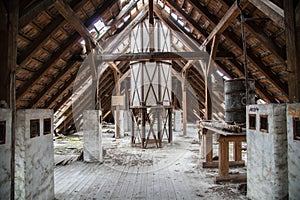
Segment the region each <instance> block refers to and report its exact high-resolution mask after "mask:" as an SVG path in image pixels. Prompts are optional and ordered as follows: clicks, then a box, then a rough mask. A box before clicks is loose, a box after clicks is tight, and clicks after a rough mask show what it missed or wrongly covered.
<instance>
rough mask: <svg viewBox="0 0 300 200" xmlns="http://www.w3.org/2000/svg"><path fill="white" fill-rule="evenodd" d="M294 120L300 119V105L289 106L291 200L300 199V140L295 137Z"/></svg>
mask: <svg viewBox="0 0 300 200" xmlns="http://www.w3.org/2000/svg"><path fill="white" fill-rule="evenodd" d="M293 118H298V119H300V104H299V103H297V104H288V105H287V132H288V135H287V137H288V178H289V198H290V199H291V200H298V199H300V139H299V140H298V139H297V138H295V137H294V123H293Z"/></svg>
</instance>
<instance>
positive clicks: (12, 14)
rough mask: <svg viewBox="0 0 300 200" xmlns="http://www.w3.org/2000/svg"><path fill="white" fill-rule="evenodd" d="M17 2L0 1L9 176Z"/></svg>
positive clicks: (0, 85)
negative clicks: (8, 111) (9, 117)
mask: <svg viewBox="0 0 300 200" xmlns="http://www.w3.org/2000/svg"><path fill="white" fill-rule="evenodd" d="M18 21H19V1H18V0H11V1H5V0H1V1H0V74H1V78H0V101H2V102H1V104H2V105H1V107H7V108H10V109H11V110H12V125H11V162H10V164H11V174H12V177H14V174H15V135H16V133H15V130H16V125H15V124H16V65H17V36H18ZM14 190H15V182H14V178H11V193H10V198H11V199H15V196H14Z"/></svg>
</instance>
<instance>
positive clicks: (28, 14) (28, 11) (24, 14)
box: [19, 0, 54, 29]
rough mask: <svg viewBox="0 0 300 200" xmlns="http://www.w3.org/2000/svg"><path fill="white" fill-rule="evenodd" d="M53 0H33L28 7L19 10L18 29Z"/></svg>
mask: <svg viewBox="0 0 300 200" xmlns="http://www.w3.org/2000/svg"><path fill="white" fill-rule="evenodd" d="M53 2H54V0H44V1H35V2H34V3H32V4H31V5H30V6H29V7H28V8H25V9H24V10H20V16H19V29H21V28H22V27H23V26H25V25H26V24H28V23H30V22H31V21H32V19H34V18H35V17H36V16H37V15H38V14H40V13H41V12H43V11H45V10H47V8H48V7H49V6H51V5H52V4H53Z"/></svg>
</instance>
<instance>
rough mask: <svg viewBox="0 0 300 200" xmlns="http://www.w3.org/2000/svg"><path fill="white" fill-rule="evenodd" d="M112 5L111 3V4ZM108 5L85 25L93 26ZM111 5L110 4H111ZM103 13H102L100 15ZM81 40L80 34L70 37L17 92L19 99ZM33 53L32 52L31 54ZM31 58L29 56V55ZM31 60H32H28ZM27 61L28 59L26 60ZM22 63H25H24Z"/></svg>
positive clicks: (101, 8) (105, 4)
mask: <svg viewBox="0 0 300 200" xmlns="http://www.w3.org/2000/svg"><path fill="white" fill-rule="evenodd" d="M110 3H111V2H110ZM107 5H108V4H107V3H104V4H103V5H102V6H101V7H100V8H99V9H97V11H96V13H95V14H94V15H92V16H91V17H90V18H89V19H88V20H86V22H85V23H84V24H85V26H86V27H89V26H91V25H92V24H93V22H94V21H95V19H97V18H98V17H99V14H102V13H103V12H104V10H105V9H106V8H104V7H103V6H107ZM109 5H110V4H109ZM100 12H101V13H100ZM79 39H80V35H79V34H78V33H74V34H73V35H72V36H70V37H69V39H68V41H67V42H66V43H64V44H63V45H62V46H60V49H59V50H58V51H56V52H54V53H53V54H52V56H51V58H50V59H49V60H48V61H47V62H46V63H45V64H44V65H43V66H42V67H41V68H40V69H39V70H38V71H37V72H36V73H35V74H34V76H33V77H32V78H31V79H30V81H27V82H26V84H25V85H24V86H22V88H21V89H20V90H18V91H17V99H20V98H21V97H22V96H23V95H24V94H25V93H26V92H27V91H28V90H29V88H30V86H32V85H33V84H34V83H36V82H37V81H38V79H39V77H41V76H42V75H43V74H45V73H46V71H47V70H48V68H49V67H50V66H51V65H52V64H53V63H54V62H55V61H57V60H59V59H60V57H61V56H62V55H63V53H64V52H65V51H66V50H67V49H68V48H69V47H71V46H72V45H73V44H75V43H76V42H77V41H78V40H79ZM31 53H32V52H31ZM28 56H29V55H28ZM28 59H30V58H28ZM26 60H27V59H26ZM22 63H25V61H23V62H22Z"/></svg>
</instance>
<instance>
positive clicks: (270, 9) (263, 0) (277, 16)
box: [248, 0, 291, 28]
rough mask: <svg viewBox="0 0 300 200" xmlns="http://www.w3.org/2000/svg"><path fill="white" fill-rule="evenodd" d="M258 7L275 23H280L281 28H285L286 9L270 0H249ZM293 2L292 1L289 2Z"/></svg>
mask: <svg viewBox="0 0 300 200" xmlns="http://www.w3.org/2000/svg"><path fill="white" fill-rule="evenodd" d="M248 1H249V2H250V3H252V4H253V5H254V6H255V7H256V8H258V9H259V10H261V11H262V12H263V13H264V14H265V15H266V16H268V17H269V18H270V19H271V20H272V21H273V22H274V23H275V24H278V26H280V27H281V28H284V11H283V9H282V8H280V7H278V6H277V5H275V4H274V3H272V2H271V1H269V0H248ZM289 3H291V2H289Z"/></svg>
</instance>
